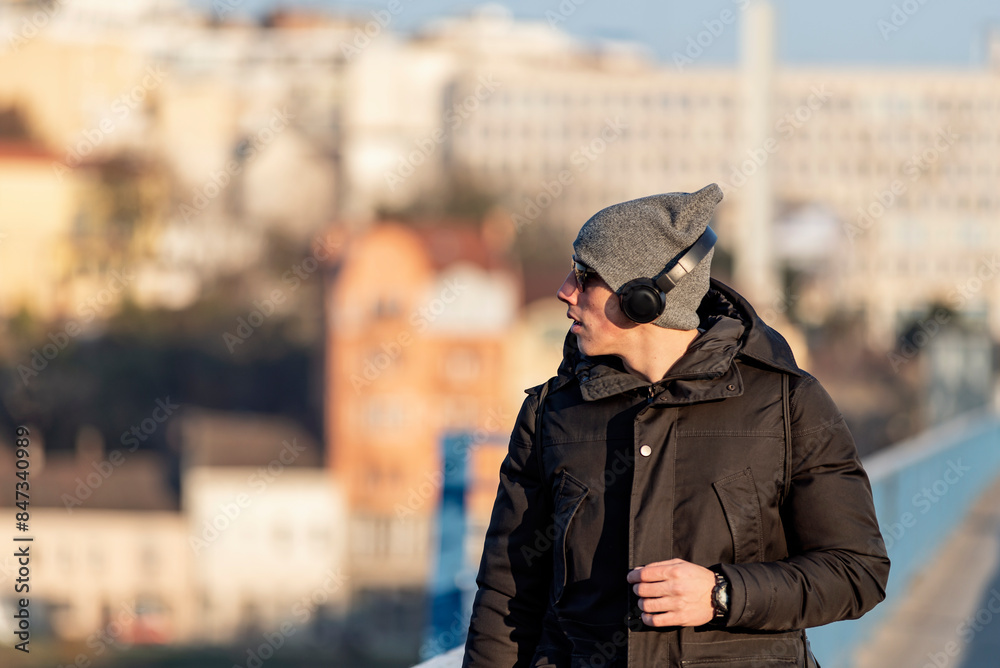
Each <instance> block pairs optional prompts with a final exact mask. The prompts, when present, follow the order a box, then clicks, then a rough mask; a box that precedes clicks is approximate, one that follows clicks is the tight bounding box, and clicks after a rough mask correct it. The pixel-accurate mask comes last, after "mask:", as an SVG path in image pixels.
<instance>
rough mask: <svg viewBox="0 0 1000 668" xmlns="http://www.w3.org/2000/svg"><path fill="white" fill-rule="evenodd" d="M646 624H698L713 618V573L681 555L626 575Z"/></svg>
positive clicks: (642, 567)
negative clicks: (680, 557)
mask: <svg viewBox="0 0 1000 668" xmlns="http://www.w3.org/2000/svg"><path fill="white" fill-rule="evenodd" d="M626 577H627V579H628V581H629V582H630V583H631V584H632V590H633V591H635V593H636V594H637V595H638V596H639V609H640V610H642V621H643V623H644V624H646V625H647V626H701V625H702V624H707V623H708V622H710V621H712V617H714V616H715V610H714V609H713V608H712V589H713V588H714V587H715V573H713V572H712V571H710V570H708V569H707V568H704V567H702V566H698V565H696V564H692V563H691V562H689V561H684V560H683V559H671V560H669V561H658V562H656V563H653V564H649V565H647V566H640V567H639V568H635V569H633V570H631V571H629V572H628V575H627V576H626Z"/></svg>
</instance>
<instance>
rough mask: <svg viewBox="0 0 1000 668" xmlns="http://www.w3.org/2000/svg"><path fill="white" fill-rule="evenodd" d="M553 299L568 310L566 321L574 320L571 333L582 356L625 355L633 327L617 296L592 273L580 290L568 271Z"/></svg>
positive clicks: (573, 274)
mask: <svg viewBox="0 0 1000 668" xmlns="http://www.w3.org/2000/svg"><path fill="white" fill-rule="evenodd" d="M581 288H583V289H582V290H581ZM556 296H557V297H558V298H559V301H561V302H563V303H565V304H566V305H567V306H568V307H569V308H568V309H567V310H566V317H567V318H569V319H571V320H573V326H572V327H570V332H572V333H573V334H576V341H577V344H578V345H579V347H580V351H581V352H582V353H583V354H584V355H587V356H588V357H593V356H595V355H620V354H621V353H622V352H623V351H624V348H625V345H626V339H627V334H628V331H629V330H631V329H633V328H634V327H635V326H636V323H634V322H632V321H631V320H629V319H628V317H627V316H626V315H625V314H624V313H622V310H621V305H620V304H619V302H618V295H616V294H615V293H614V292H612V291H611V288H610V287H609V286H608V284H607V283H605V282H604V279H602V278H601V277H600V276H598V275H597V274H596V273H594V272H593V271H591V272H589V274H588V276H587V279H586V285H585V286H581V285H580V284H579V282H578V281H577V278H576V274H575V273H574V272H573V271H570V272H569V274H568V275H567V276H566V280H565V281H563V284H562V285H561V286H560V287H559V292H557V293H556Z"/></svg>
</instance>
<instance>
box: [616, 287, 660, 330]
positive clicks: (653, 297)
mask: <svg viewBox="0 0 1000 668" xmlns="http://www.w3.org/2000/svg"><path fill="white" fill-rule="evenodd" d="M618 299H619V302H620V303H621V307H622V312H623V313H625V315H626V316H628V319H629V320H631V321H633V322H637V323H640V324H645V323H647V322H653V321H654V320H656V319H657V318H659V317H660V314H661V313H663V308H664V306H665V304H664V297H663V293H662V292H660V291H659V289H657V288H656V286H654V285H653V284H652V281H649V279H639V280H635V281H629V282H628V283H626V284H625V285H623V286H622V287H621V289H620V290H619V291H618Z"/></svg>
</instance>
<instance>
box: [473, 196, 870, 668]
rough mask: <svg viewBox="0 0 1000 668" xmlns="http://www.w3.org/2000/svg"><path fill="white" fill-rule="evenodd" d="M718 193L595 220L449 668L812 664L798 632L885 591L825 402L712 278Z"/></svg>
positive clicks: (740, 302) (857, 482)
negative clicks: (459, 666)
mask: <svg viewBox="0 0 1000 668" xmlns="http://www.w3.org/2000/svg"><path fill="white" fill-rule="evenodd" d="M721 199H722V191H721V190H720V189H719V187H718V186H716V185H714V184H712V185H710V186H708V187H706V188H703V189H702V190H700V191H698V192H696V193H690V194H689V193H669V194H664V195H655V196H652V197H645V198H642V199H637V200H633V201H630V202H624V203H621V204H616V205H614V206H611V207H608V208H606V209H604V210H602V211H600V212H599V213H597V214H596V215H595V216H593V217H592V218H591V219H590V220H588V221H587V222H586V223H585V224H584V225H583V228H582V229H581V230H580V233H579V235H578V236H577V238H576V241H575V242H574V244H573V248H574V251H575V255H574V258H573V262H574V267H573V271H572V272H570V274H569V275H568V276H567V277H566V280H565V281H564V282H563V284H562V286H561V287H560V288H559V292H558V297H559V299H560V300H561V301H563V302H564V303H566V305H567V313H566V315H567V317H568V318H570V319H572V320H573V325H572V326H571V327H570V330H569V334H568V335H567V338H566V343H565V346H564V358H563V361H562V364H561V365H560V367H559V370H558V374H557V375H556V376H555V377H553V378H552V379H550V380H549V381H548V382H547V383H545V384H544V385H541V386H538V387H535V388H532V389H530V390H528V395H529V396H528V397H527V398H526V399H525V401H524V404H523V406H522V408H521V412H520V414H519V416H518V419H517V424H516V426H515V427H514V431H513V434H512V436H511V441H510V446H509V450H508V455H507V457H506V458H505V460H504V462H503V465H502V466H501V469H500V487H499V491H498V493H497V499H496V503H495V505H494V509H493V516H492V520H491V522H490V527H489V530H488V532H487V535H486V544H485V549H484V552H483V558H482V563H481V566H480V571H479V577H478V579H477V582H478V584H479V591H478V593H477V595H476V601H475V605H474V609H473V614H472V622H471V627H470V630H469V638H468V641H467V644H466V652H465V663H464V665H465V666H494V667H495V666H533V667H540V666H558V667H562V666H567V667H573V668H576V667H578V666H595V667H599V666H625V665H628V666H633V667H635V666H677V667H680V666H682V665H683V666H704V667H710V666H727V667H729V668H739V667H740V666H750V665H753V666H755V667H768V666H775V667H778V666H781V667H782V668H788V667H789V666H807V665H814V664H812V663H811V661H812V659H811V657H810V653H809V651H808V646H807V643H806V640H805V633H804V631H803V630H804V629H805V628H807V627H811V626H818V625H821V624H827V623H829V622H833V621H836V620H839V619H851V618H856V617H860V616H861V615H862V614H864V613H865V612H867V611H868V610H869V609H871V608H872V607H873V606H874V605H875V604H876V603H878V602H879V601H881V600H882V599H883V598H884V597H885V589H884V588H885V584H886V579H887V577H888V572H889V560H888V558H887V557H886V553H885V547H884V545H883V542H882V537H881V535H880V533H879V529H878V523H877V521H876V518H875V512H874V509H873V505H872V499H871V488H870V486H869V483H868V478H867V476H866V474H865V472H864V470H863V469H862V467H861V463H860V461H859V459H858V455H857V450H856V448H855V445H854V441H853V439H852V437H851V435H850V432H849V431H848V429H847V427H846V425H845V424H844V420H843V418H842V417H841V415H840V413H839V411H838V410H837V408H836V406H835V405H834V403H833V401H832V400H831V399H830V397H829V396H828V395H827V393H826V392H825V391H824V390H823V388H822V387H821V386H820V384H819V383H818V382H817V381H816V379H814V378H813V377H812V376H810V375H809V374H807V373H806V372H804V371H802V370H801V369H799V368H798V367H797V366H796V364H795V361H794V359H793V357H792V353H791V351H790V349H789V348H788V345H787V343H786V342H785V340H784V339H783V338H782V337H781V336H780V335H779V334H778V333H777V332H775V331H774V330H772V329H771V328H770V327H768V326H767V325H766V324H764V322H763V321H761V320H760V318H759V317H758V316H757V315H756V313H755V312H754V310H753V309H752V308H751V306H750V305H749V304H748V303H747V302H746V300H744V299H743V298H742V297H741V296H740V295H738V294H737V293H736V292H734V291H733V290H732V289H730V288H728V287H726V286H725V285H723V284H722V283H719V282H717V281H715V280H710V277H709V268H710V264H711V260H712V255H713V251H712V246H713V244H714V240H715V235H714V233H713V232H712V231H711V229H710V228H708V223H709V221H710V219H711V217H712V213H713V211H714V209H715V206H716V205H717V204H718V202H719V201H720V200H721Z"/></svg>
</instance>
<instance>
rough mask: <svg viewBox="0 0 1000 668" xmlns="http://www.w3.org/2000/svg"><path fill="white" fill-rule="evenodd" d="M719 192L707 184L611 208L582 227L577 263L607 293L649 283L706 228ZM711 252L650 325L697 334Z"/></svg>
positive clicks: (669, 295) (576, 244) (576, 243)
mask: <svg viewBox="0 0 1000 668" xmlns="http://www.w3.org/2000/svg"><path fill="white" fill-rule="evenodd" d="M720 201H722V189H721V188H719V186H717V185H716V184H714V183H712V184H710V185H708V186H705V187H704V188H702V189H701V190H699V191H698V192H695V193H664V194H662V195H650V196H649V197H641V198H639V199H634V200H630V201H628V202H622V203H620V204H613V205H611V206H609V207H607V208H605V209H602V210H600V211H598V212H597V213H596V214H594V215H593V216H592V217H591V218H590V220H588V221H587V222H586V223H584V224H583V227H582V228H580V233H579V234H578V235H577V237H576V241H574V242H573V250H574V252H575V253H576V259H577V260H579V261H580V262H582V263H583V264H585V265H587V266H588V267H591V268H592V269H593V270H594V271H596V272H597V273H598V274H599V275H600V276H601V278H603V279H604V281H605V282H606V283H607V284H608V285H609V286H611V289H612V290H614V291H615V292H618V290H619V288H621V287H622V286H623V285H625V284H626V283H628V282H629V281H631V280H634V279H636V278H653V277H655V276H657V275H658V274H659V273H660V272H661V271H663V269H664V267H666V266H667V263H668V262H670V261H671V260H673V259H674V258H675V257H677V256H678V255H679V254H680V253H681V252H682V251H684V250H686V249H687V248H688V247H689V246H691V244H693V243H694V242H695V241H697V240H698V237H700V236H701V234H702V232H704V231H705V228H706V227H708V223H709V221H710V220H711V219H712V213H713V211H715V205H716V204H718V203H719V202H720ZM714 255H715V249H712V250H711V251H710V252H709V253H708V255H706V256H705V258H704V259H703V260H702V261H701V262H700V263H698V266H697V267H695V269H694V271H692V272H691V273H690V274H688V275H687V276H685V277H684V278H683V279H681V281H680V282H679V283H678V284H677V285H676V286H675V287H674V288H673V289H672V290H670V292H668V293H667V295H666V307H665V308H664V309H663V313H662V314H660V317H659V318H657V319H656V320H654V321H653V324H654V325H658V326H659V327H666V328H669V329H685V330H690V329H696V328H697V327H698V323H699V319H698V314H697V310H698V306H699V305H700V304H701V300H702V298H703V297H704V296H705V294H706V293H707V292H708V279H709V269H710V267H711V264H712V257H713V256H714Z"/></svg>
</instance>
